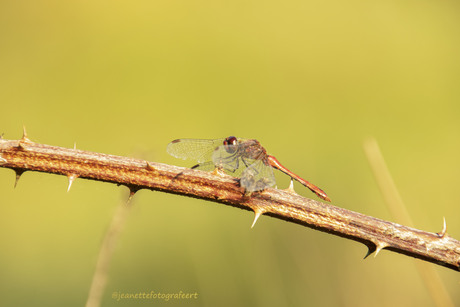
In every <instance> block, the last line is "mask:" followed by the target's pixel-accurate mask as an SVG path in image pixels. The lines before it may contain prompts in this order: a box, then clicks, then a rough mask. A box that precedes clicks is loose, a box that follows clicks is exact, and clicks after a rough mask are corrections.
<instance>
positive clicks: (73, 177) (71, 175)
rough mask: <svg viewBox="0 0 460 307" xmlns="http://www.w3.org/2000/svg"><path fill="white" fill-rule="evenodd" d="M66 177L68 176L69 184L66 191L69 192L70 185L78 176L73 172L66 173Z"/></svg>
mask: <svg viewBox="0 0 460 307" xmlns="http://www.w3.org/2000/svg"><path fill="white" fill-rule="evenodd" d="M67 178H69V185H68V186H67V192H69V191H70V187H71V186H72V183H73V182H74V180H75V179H77V178H78V176H77V175H75V174H70V175H67Z"/></svg>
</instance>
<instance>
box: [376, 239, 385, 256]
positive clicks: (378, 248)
mask: <svg viewBox="0 0 460 307" xmlns="http://www.w3.org/2000/svg"><path fill="white" fill-rule="evenodd" d="M387 246H388V244H387V243H383V242H379V243H377V244H376V249H375V254H374V258H375V257H377V255H378V254H379V253H380V251H381V250H382V249H384V248H385V247H387Z"/></svg>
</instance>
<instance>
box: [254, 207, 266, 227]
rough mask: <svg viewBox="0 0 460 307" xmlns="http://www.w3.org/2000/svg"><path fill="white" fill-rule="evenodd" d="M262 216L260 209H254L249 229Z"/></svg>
mask: <svg viewBox="0 0 460 307" xmlns="http://www.w3.org/2000/svg"><path fill="white" fill-rule="evenodd" d="M262 214H264V212H263V211H262V210H260V209H257V208H256V209H254V221H253V222H252V225H251V228H253V227H254V225H255V224H256V222H257V220H258V219H259V217H260V216H261V215H262Z"/></svg>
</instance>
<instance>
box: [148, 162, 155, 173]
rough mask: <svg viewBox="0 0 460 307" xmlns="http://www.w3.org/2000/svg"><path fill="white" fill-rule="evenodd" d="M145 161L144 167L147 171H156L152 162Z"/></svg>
mask: <svg viewBox="0 0 460 307" xmlns="http://www.w3.org/2000/svg"><path fill="white" fill-rule="evenodd" d="M146 162H147V166H146V167H145V168H146V169H147V170H149V171H156V168H154V167H153V166H152V164H150V163H149V161H146Z"/></svg>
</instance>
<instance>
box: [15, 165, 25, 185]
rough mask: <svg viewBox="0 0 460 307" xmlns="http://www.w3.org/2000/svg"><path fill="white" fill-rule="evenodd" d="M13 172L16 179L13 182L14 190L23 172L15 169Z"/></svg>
mask: <svg viewBox="0 0 460 307" xmlns="http://www.w3.org/2000/svg"><path fill="white" fill-rule="evenodd" d="M14 172H15V173H16V179H15V180H14V187H15V188H16V186H17V185H18V181H19V178H21V175H22V174H24V172H25V170H22V169H15V170H14Z"/></svg>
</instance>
